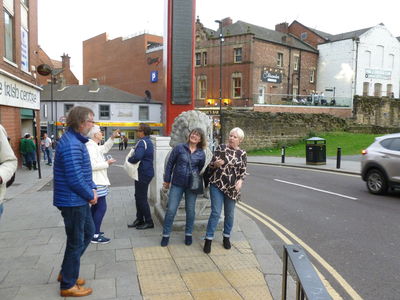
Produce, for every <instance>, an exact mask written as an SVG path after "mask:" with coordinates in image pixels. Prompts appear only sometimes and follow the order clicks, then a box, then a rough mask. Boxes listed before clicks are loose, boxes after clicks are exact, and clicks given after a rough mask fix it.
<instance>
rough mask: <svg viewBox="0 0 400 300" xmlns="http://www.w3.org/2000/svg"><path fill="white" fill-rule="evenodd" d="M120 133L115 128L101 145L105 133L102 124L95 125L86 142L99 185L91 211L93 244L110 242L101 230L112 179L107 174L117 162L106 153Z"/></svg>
mask: <svg viewBox="0 0 400 300" xmlns="http://www.w3.org/2000/svg"><path fill="white" fill-rule="evenodd" d="M118 135H119V129H117V130H115V131H114V132H113V133H112V135H111V137H110V138H109V139H108V140H107V142H105V143H104V145H101V146H99V143H100V142H101V141H102V140H103V133H102V132H101V130H100V126H98V125H94V126H93V127H92V129H90V131H89V133H88V137H89V142H87V143H86V147H87V149H88V152H89V156H90V162H91V164H92V170H93V181H94V183H95V184H96V186H97V197H98V198H97V203H96V204H95V205H92V207H91V212H92V217H93V221H94V226H95V232H94V235H93V238H92V241H91V242H92V243H93V244H108V243H109V242H110V239H109V238H107V237H105V236H104V235H103V232H101V231H100V227H101V223H102V221H103V218H104V215H105V214H106V210H107V202H106V196H107V194H108V192H109V190H108V186H109V185H110V180H109V179H108V176H107V169H108V167H109V166H110V165H112V164H113V163H115V159H113V158H107V159H105V158H104V155H105V154H106V153H108V151H110V149H111V148H112V146H113V145H114V139H115V137H117V136H118Z"/></svg>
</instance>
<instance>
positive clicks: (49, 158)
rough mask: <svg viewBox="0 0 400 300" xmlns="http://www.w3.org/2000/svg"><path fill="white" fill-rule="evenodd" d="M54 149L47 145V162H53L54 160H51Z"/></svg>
mask: <svg viewBox="0 0 400 300" xmlns="http://www.w3.org/2000/svg"><path fill="white" fill-rule="evenodd" d="M51 150H52V149H51V148H50V147H47V148H46V149H45V150H44V151H45V152H46V155H47V163H48V164H51V163H52V160H51V156H52V151H51Z"/></svg>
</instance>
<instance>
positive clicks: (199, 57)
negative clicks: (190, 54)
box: [196, 52, 201, 67]
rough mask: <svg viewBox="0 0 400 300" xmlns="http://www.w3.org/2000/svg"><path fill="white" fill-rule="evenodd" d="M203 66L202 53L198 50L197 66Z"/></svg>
mask: <svg viewBox="0 0 400 300" xmlns="http://www.w3.org/2000/svg"><path fill="white" fill-rule="evenodd" d="M198 66H201V53H200V52H196V67H198Z"/></svg>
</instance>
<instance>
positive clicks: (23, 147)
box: [20, 133, 37, 170]
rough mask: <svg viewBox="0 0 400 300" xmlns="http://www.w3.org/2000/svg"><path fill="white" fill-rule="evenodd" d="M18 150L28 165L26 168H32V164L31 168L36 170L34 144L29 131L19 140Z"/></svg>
mask: <svg viewBox="0 0 400 300" xmlns="http://www.w3.org/2000/svg"><path fill="white" fill-rule="evenodd" d="M20 151H21V154H22V155H23V156H24V158H25V164H26V166H27V167H28V169H29V170H32V166H33V169H34V170H37V168H36V156H35V153H36V145H35V143H34V142H33V140H32V137H31V135H30V134H29V133H26V134H25V136H24V138H23V139H22V140H21V144H20Z"/></svg>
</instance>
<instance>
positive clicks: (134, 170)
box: [124, 140, 147, 181]
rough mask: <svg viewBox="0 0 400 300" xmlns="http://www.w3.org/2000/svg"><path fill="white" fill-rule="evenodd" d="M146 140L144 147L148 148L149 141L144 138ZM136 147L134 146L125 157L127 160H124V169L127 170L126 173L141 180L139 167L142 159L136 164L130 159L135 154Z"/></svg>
mask: <svg viewBox="0 0 400 300" xmlns="http://www.w3.org/2000/svg"><path fill="white" fill-rule="evenodd" d="M142 141H143V142H144V149H145V150H147V143H146V141H145V140H142ZM134 152H135V149H134V148H132V149H131V150H130V151H129V153H128V155H127V156H126V157H125V162H124V170H125V171H126V173H127V174H128V176H129V177H130V178H132V179H134V180H136V181H138V180H139V173H138V168H139V164H140V161H138V162H137V163H136V164H132V163H130V162H129V161H128V159H129V158H130V157H132V155H133V154H134Z"/></svg>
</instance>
